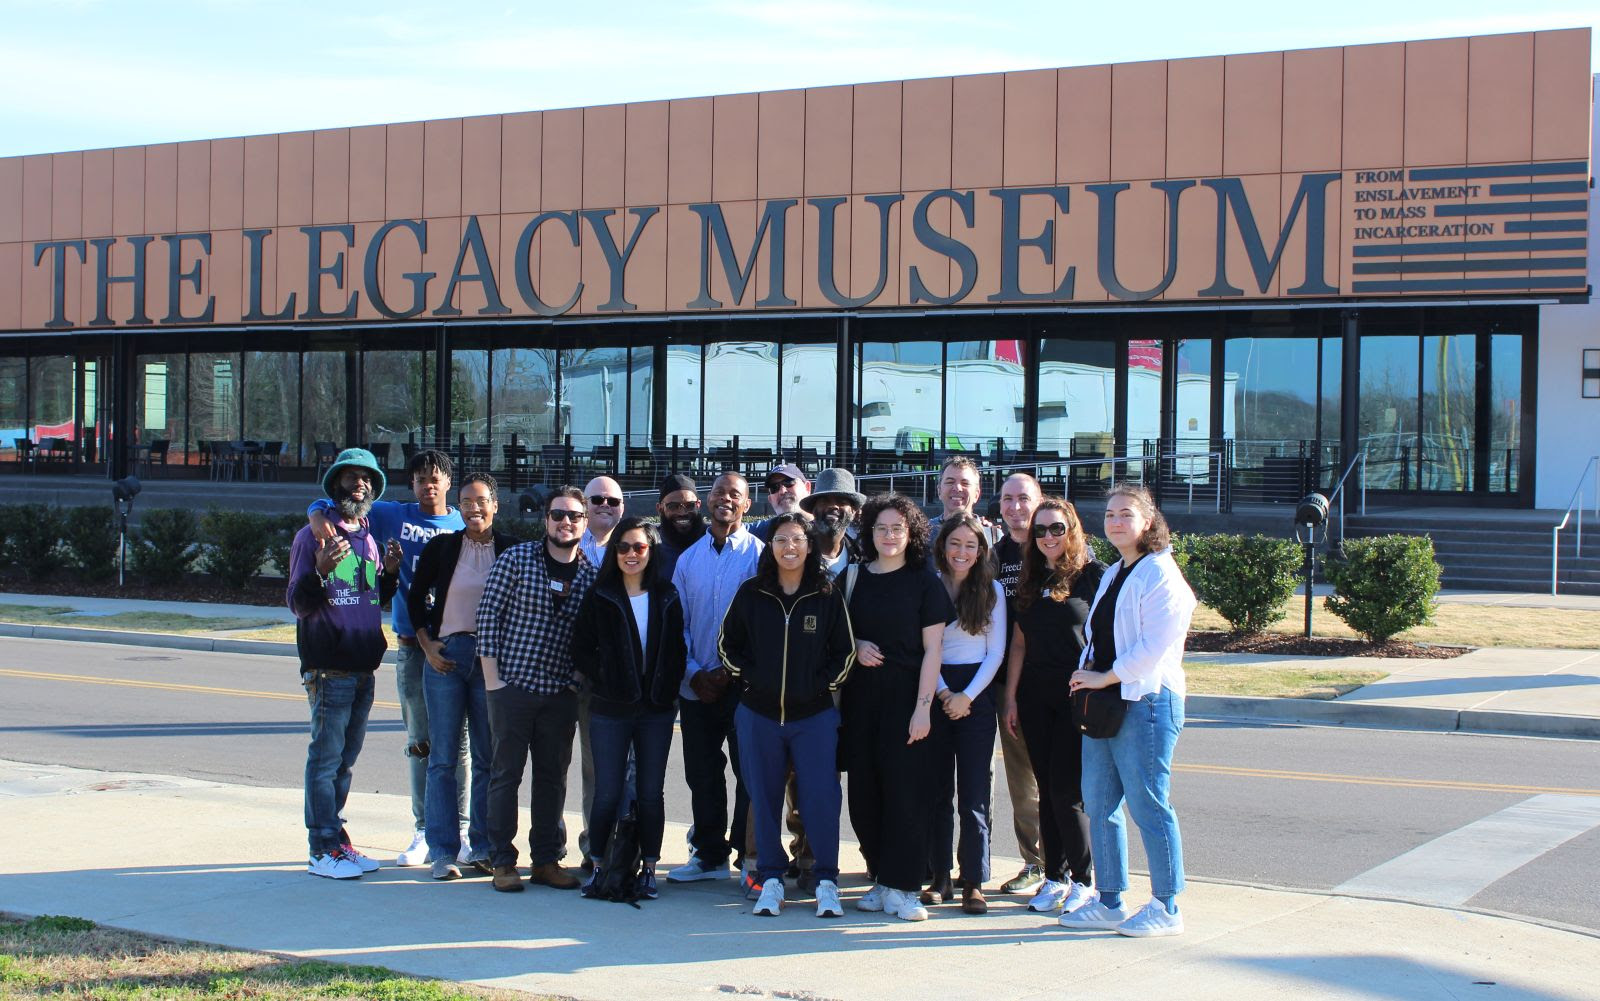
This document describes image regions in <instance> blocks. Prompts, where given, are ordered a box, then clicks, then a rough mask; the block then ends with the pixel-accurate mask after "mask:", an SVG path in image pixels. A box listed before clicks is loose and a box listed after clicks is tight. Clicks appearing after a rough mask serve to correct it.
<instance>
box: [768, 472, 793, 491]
mask: <svg viewBox="0 0 1600 1001" xmlns="http://www.w3.org/2000/svg"><path fill="white" fill-rule="evenodd" d="M792 486H794V477H792V476H773V477H771V478H769V479H768V480H767V492H768V493H772V492H773V491H775V490H787V489H789V488H790V487H792Z"/></svg>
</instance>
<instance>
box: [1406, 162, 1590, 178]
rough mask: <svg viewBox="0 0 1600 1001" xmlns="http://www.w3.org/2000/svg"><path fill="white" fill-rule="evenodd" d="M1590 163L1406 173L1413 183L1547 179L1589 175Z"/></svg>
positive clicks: (1427, 169)
mask: <svg viewBox="0 0 1600 1001" xmlns="http://www.w3.org/2000/svg"><path fill="white" fill-rule="evenodd" d="M1587 173H1589V161H1587V160H1563V161H1561V162H1558V163H1499V164H1494V165H1492V166H1479V167H1414V168H1412V169H1411V170H1410V171H1408V172H1407V173H1406V176H1407V177H1409V178H1410V179H1411V180H1413V181H1449V180H1463V179H1466V178H1469V177H1545V176H1549V175H1551V174H1587Z"/></svg>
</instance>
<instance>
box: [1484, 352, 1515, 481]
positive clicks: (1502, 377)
mask: <svg viewBox="0 0 1600 1001" xmlns="http://www.w3.org/2000/svg"><path fill="white" fill-rule="evenodd" d="M1489 376H1490V384H1489V399H1488V400H1486V401H1484V406H1486V407H1488V408H1489V455H1488V462H1489V465H1488V469H1487V473H1488V484H1487V489H1488V490H1489V492H1490V493H1508V494H1509V493H1516V491H1517V488H1518V484H1519V482H1520V478H1521V467H1522V335H1521V334H1493V335H1491V336H1490V338H1489Z"/></svg>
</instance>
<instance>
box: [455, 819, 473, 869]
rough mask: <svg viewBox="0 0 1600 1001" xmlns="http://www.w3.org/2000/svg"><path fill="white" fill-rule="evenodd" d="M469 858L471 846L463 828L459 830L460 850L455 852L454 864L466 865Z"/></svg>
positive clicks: (470, 856)
mask: <svg viewBox="0 0 1600 1001" xmlns="http://www.w3.org/2000/svg"><path fill="white" fill-rule="evenodd" d="M471 858H472V845H471V843H470V842H469V841H468V840H467V829H466V828H465V827H463V828H462V829H461V850H460V851H458V852H456V862H457V863H459V864H461V865H466V864H467V862H468V861H469V860H470V859H471Z"/></svg>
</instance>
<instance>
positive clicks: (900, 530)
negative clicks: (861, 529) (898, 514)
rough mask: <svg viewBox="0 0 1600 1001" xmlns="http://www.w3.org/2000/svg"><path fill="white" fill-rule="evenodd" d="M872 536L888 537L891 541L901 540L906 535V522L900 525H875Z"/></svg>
mask: <svg viewBox="0 0 1600 1001" xmlns="http://www.w3.org/2000/svg"><path fill="white" fill-rule="evenodd" d="M872 534H873V535H886V536H888V537H889V538H891V539H894V538H899V537H900V536H902V535H904V534H906V526H905V523H904V522H901V523H900V524H898V525H873V526H872Z"/></svg>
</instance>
